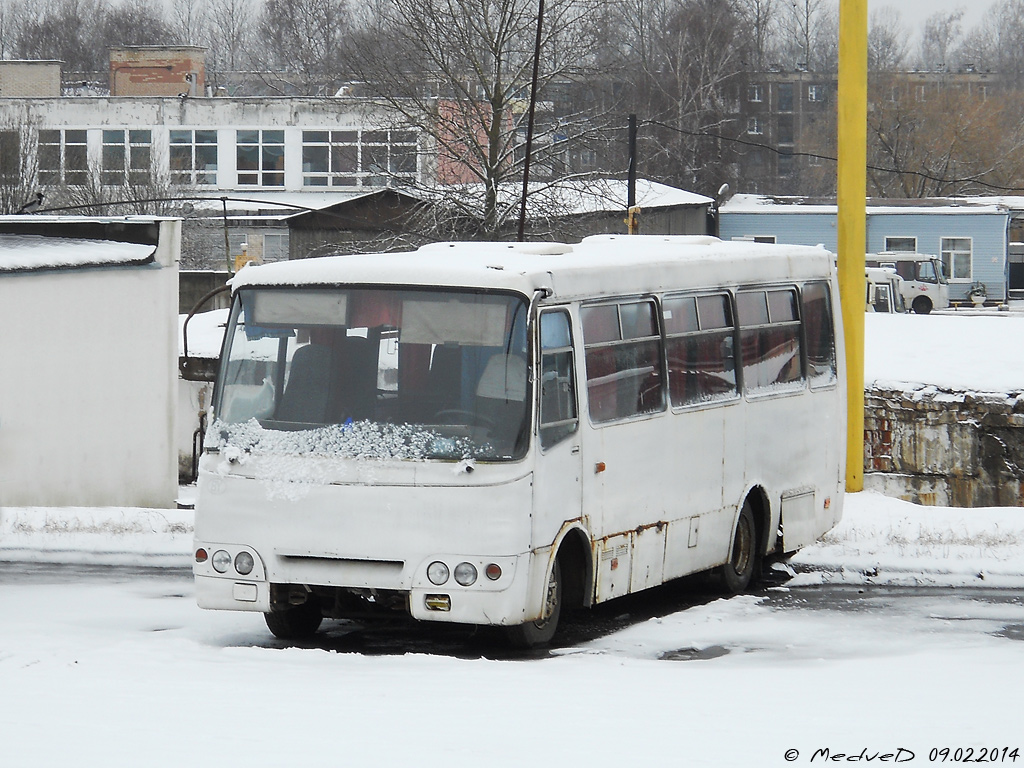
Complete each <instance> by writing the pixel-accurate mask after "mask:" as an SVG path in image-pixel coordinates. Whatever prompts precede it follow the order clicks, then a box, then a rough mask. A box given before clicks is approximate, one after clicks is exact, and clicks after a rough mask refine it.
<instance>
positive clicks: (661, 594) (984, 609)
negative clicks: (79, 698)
mask: <svg viewBox="0 0 1024 768" xmlns="http://www.w3.org/2000/svg"><path fill="white" fill-rule="evenodd" d="M64 584H74V585H77V586H78V587H79V588H82V587H86V588H88V586H89V585H95V587H96V588H97V589H101V588H102V589H105V590H108V591H109V588H110V586H111V585H118V584H120V585H125V588H126V589H128V588H130V587H131V585H146V584H148V585H149V586H150V587H152V588H157V587H158V590H157V591H158V593H159V595H160V596H161V597H162V598H163V599H175V600H178V601H181V600H186V601H188V600H191V598H192V575H191V572H190V571H189V570H188V569H168V568H137V567H111V566H88V565H45V564H23V563H0V590H3V589H4V588H5V587H15V586H18V585H22V586H43V585H53V586H59V585H64ZM115 594H116V590H115ZM755 594H756V595H758V596H759V597H761V598H762V601H761V603H760V607H761V608H766V609H768V610H769V611H772V612H780V613H783V614H788V615H795V616H798V617H806V618H809V619H810V620H811V621H815V620H819V619H820V620H822V621H825V620H835V619H840V620H841V621H840V622H839V623H838V624H837V626H838V627H844V626H846V627H852V626H856V625H857V624H863V622H862V621H859V620H858V617H864V618H866V619H869V620H870V621H871V622H872V623H874V622H878V621H881V622H886V621H888V620H890V619H891V620H892V621H903V622H915V624H914V626H916V627H926V628H927V629H928V631H929V632H936V633H942V632H949V633H951V634H952V633H955V634H957V635H958V636H959V637H961V638H962V637H963V635H964V634H965V633H967V634H970V633H976V634H979V635H980V634H986V635H990V636H997V637H1003V638H1007V639H1009V640H1016V641H1022V640H1024V591H1022V590H1017V589H995V588H988V587H971V588H949V587H904V586H899V587H894V586H851V585H816V586H803V587H790V586H785V585H777V586H772V587H767V588H763V589H761V590H760V591H758V592H756V593H755ZM721 597H722V595H721V594H720V593H719V592H718V591H716V590H715V589H714V585H713V584H712V583H709V581H708V580H707V579H705V578H691V579H682V580H679V581H678V582H675V583H672V584H668V585H665V586H662V587H658V588H656V589H652V590H648V591H647V592H645V593H642V594H639V595H634V596H629V597H625V598H621V599H618V600H614V601H611V602H610V603H605V604H603V605H600V606H597V607H595V608H594V609H592V610H589V611H582V612H579V613H576V614H572V615H570V616H569V617H568V618H563V625H562V627H561V629H560V633H559V636H558V638H557V642H556V643H555V645H554V648H555V649H556V652H560V653H564V652H571V651H572V650H573V649H575V648H578V647H580V646H582V645H584V644H588V643H591V642H594V641H600V640H601V639H602V638H608V637H609V636H611V635H613V634H614V633H616V632H619V631H621V630H624V629H627V628H629V627H631V626H635V625H638V624H640V623H642V622H645V621H647V620H649V619H653V618H656V617H664V616H669V615H671V614H675V613H677V612H679V611H683V610H686V609H688V608H695V607H696V606H701V605H706V604H708V603H711V602H712V601H715V600H718V599H720V598H721ZM209 615H210V614H206V613H196V616H197V617H198V618H197V619H196V620H197V621H202V620H203V617H204V616H209ZM245 618H246V619H250V618H251V622H246V624H245V625H246V626H247V627H250V630H251V631H246V633H245V635H244V636H243V637H234V638H233V639H232V642H233V643H235V644H239V645H252V646H260V647H266V648H280V647H286V646H287V645H288V644H287V643H284V642H282V641H279V640H277V639H275V638H274V637H272V636H271V635H270V634H269V632H268V631H267V630H266V629H265V627H264V626H263V622H262V621H261V620H260V617H259V616H257V615H252V616H251V617H250V616H248V615H246V616H245ZM839 631H842V630H841V629H840V630H839ZM302 645H303V647H312V648H322V649H325V650H334V651H342V652H360V653H364V654H367V655H387V654H402V653H428V654H442V655H449V656H457V657H462V658H481V657H483V658H494V659H522V658H531V657H544V656H547V655H548V654H549V653H550V651H548V650H541V651H535V652H528V653H523V652H518V651H512V650H510V649H508V648H507V647H505V646H504V644H503V642H502V639H501V636H500V633H498V632H497V631H496V630H494V629H491V628H481V629H472V628H469V629H467V628H463V627H450V626H446V625H432V624H417V623H415V622H412V621H411V620H406V619H396V620H395V621H392V622H388V623H386V624H374V625H368V626H363V625H360V624H356V623H352V622H325V623H324V626H323V628H322V629H321V632H320V633H319V634H318V635H317V637H316V638H315V639H314V641H312V642H310V643H304V644H302ZM748 650H749V649H748ZM1022 650H1024V648H1022ZM731 651H732V649H731V648H730V645H729V643H728V642H724V643H722V644H716V645H713V646H710V647H701V648H680V649H676V650H674V651H671V652H666V653H664V654H662V656H661V657H662V658H665V659H667V660H684V661H686V660H693V661H697V660H701V659H710V658H716V657H719V656H722V655H725V654H728V653H730V652H731Z"/></svg>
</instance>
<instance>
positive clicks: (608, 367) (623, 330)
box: [580, 300, 665, 423]
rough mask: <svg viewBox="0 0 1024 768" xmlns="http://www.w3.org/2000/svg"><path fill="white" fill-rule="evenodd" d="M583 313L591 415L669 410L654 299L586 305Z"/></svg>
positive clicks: (619, 415) (597, 419)
mask: <svg viewBox="0 0 1024 768" xmlns="http://www.w3.org/2000/svg"><path fill="white" fill-rule="evenodd" d="M580 318H581V320H582V322H583V342H584V346H585V349H586V354H585V358H586V367H587V399H588V401H589V403H590V406H589V407H590V418H591V419H592V420H593V421H594V422H596V423H599V422H605V421H614V420H616V419H625V418H629V417H630V416H636V415H639V414H642V413H652V412H655V411H660V410H662V409H664V407H665V397H664V385H663V382H662V375H661V337H660V335H659V333H658V320H657V315H656V314H655V304H654V302H653V301H651V300H643V301H630V302H621V303H616V304H604V305H599V306H592V307H583V309H582V310H581V311H580Z"/></svg>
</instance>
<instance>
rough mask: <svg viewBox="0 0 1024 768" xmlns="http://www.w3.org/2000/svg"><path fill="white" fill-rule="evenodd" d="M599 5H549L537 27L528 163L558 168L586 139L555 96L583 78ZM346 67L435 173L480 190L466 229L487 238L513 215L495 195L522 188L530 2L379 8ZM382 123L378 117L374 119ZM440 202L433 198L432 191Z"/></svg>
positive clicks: (434, 2) (437, 0) (415, 1)
mask: <svg viewBox="0 0 1024 768" xmlns="http://www.w3.org/2000/svg"><path fill="white" fill-rule="evenodd" d="M598 5H599V4H598V3H596V2H590V0H587V1H586V2H579V0H575V1H573V0H553V1H552V0H549V1H548V2H547V4H546V6H545V11H544V19H543V26H542V28H541V50H542V55H541V57H540V60H539V61H540V65H541V68H540V70H539V73H538V76H539V77H538V89H539V91H538V92H539V100H540V103H541V109H540V112H539V115H540V117H539V119H538V130H537V136H536V138H535V142H536V143H535V147H534V148H535V154H534V156H533V160H534V163H535V164H536V165H537V167H539V168H541V169H543V168H545V167H546V168H547V169H548V170H549V171H550V170H551V169H552V168H553V166H552V165H551V163H552V162H553V160H554V158H555V157H556V156H558V155H560V154H562V153H564V152H566V151H567V149H568V147H569V146H571V145H572V143H573V142H575V141H577V140H578V139H579V138H580V137H581V135H583V134H585V133H586V132H587V131H588V130H589V125H588V118H589V117H591V116H590V115H586V114H582V115H581V114H556V113H555V108H554V104H553V102H552V101H551V95H552V91H553V89H554V88H556V87H558V86H560V85H565V84H569V83H573V82H578V81H580V80H581V79H585V75H586V67H587V66H588V65H589V64H590V62H592V60H593V56H594V52H595V51H596V50H597V48H598V39H595V38H594V37H593V36H592V35H591V34H590V32H592V27H588V25H587V24H586V21H587V19H588V18H589V17H590V15H591V14H592V13H594V12H595V10H596V9H597V7H598ZM377 13H378V16H377V18H376V19H375V20H374V21H373V22H372V26H364V27H363V28H362V29H361V30H360V31H361V34H360V35H359V37H358V38H357V39H356V40H355V41H354V43H353V45H352V47H351V48H350V50H349V57H348V59H347V61H348V63H349V66H350V68H351V71H352V73H353V76H354V78H355V79H356V80H357V81H359V83H360V85H359V88H360V89H361V91H362V92H363V93H364V94H366V95H370V96H373V97H375V98H376V99H377V100H378V103H379V104H382V105H385V106H386V107H387V109H388V110H389V111H390V112H391V114H392V115H393V116H394V121H395V123H396V124H404V125H406V126H415V127H416V128H418V129H419V131H420V132H421V135H422V137H423V139H424V140H426V141H428V142H429V143H430V144H432V145H433V147H434V149H435V150H436V156H437V167H436V174H437V176H438V178H439V179H441V181H442V182H449V183H450V184H452V185H456V184H458V183H461V182H476V183H478V184H480V185H481V188H482V193H481V195H480V196H479V197H478V198H477V199H476V200H475V201H473V198H472V196H470V195H466V194H465V192H462V193H460V194H459V195H457V196H453V197H448V200H449V201H450V204H451V205H452V206H453V207H455V208H457V207H458V203H459V202H461V201H466V200H470V201H471V204H472V209H469V210H465V214H466V216H465V219H466V220H478V221H480V222H481V224H480V231H481V233H482V234H483V235H484V236H489V237H493V236H496V234H497V233H498V232H499V231H500V230H501V227H502V224H503V221H504V219H505V218H506V217H507V216H508V215H510V214H512V213H513V211H514V206H512V205H509V204H507V203H506V202H505V201H504V200H503V198H502V196H501V195H500V194H499V189H500V188H501V187H502V185H503V183H504V182H506V181H511V180H515V179H518V178H521V167H522V162H523V160H524V157H523V154H522V150H521V146H522V144H521V131H523V130H524V129H525V126H526V110H525V107H526V105H527V102H528V96H529V93H530V82H531V73H532V70H533V61H534V57H533V51H534V43H535V40H536V35H537V16H538V6H537V4H536V2H535V0H387V1H386V2H380V3H379V4H378V6H377ZM378 118H379V115H378ZM435 192H436V190H435Z"/></svg>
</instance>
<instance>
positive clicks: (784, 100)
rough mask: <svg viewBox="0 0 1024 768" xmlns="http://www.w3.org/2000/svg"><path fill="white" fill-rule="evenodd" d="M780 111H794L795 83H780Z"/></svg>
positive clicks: (778, 92)
mask: <svg viewBox="0 0 1024 768" xmlns="http://www.w3.org/2000/svg"><path fill="white" fill-rule="evenodd" d="M777 94H778V100H779V112H792V111H793V84H792V83H779V85H778V91H777Z"/></svg>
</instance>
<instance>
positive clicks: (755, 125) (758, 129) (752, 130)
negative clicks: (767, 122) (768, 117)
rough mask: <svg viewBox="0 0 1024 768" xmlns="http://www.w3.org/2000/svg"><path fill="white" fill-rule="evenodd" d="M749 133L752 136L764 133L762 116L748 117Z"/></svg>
mask: <svg viewBox="0 0 1024 768" xmlns="http://www.w3.org/2000/svg"><path fill="white" fill-rule="evenodd" d="M747 133H749V134H750V135H751V136H760V135H761V134H763V133H764V125H763V124H762V123H761V118H759V117H748V118H747Z"/></svg>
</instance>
